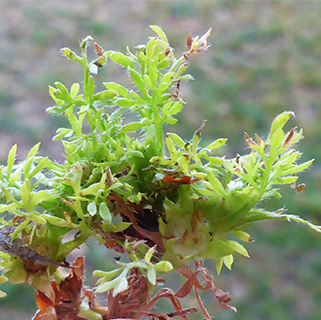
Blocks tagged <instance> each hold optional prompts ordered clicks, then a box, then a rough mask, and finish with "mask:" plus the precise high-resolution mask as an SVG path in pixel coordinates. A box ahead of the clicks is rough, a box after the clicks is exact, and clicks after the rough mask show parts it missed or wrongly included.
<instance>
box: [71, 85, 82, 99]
mask: <svg viewBox="0 0 321 320" xmlns="http://www.w3.org/2000/svg"><path fill="white" fill-rule="evenodd" d="M79 88H80V86H79V83H73V84H72V86H71V88H70V96H71V97H72V98H75V97H76V96H77V94H78V93H79Z"/></svg>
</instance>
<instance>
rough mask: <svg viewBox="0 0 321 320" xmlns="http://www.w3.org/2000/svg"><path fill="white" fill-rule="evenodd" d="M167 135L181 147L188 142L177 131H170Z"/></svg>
mask: <svg viewBox="0 0 321 320" xmlns="http://www.w3.org/2000/svg"><path fill="white" fill-rule="evenodd" d="M167 135H168V136H169V137H170V138H171V139H172V141H173V142H174V143H175V144H176V145H177V146H178V147H180V148H184V147H185V144H186V142H185V141H184V140H183V139H182V138H181V137H180V136H179V135H178V134H176V133H171V132H168V133H167Z"/></svg>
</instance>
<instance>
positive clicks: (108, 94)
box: [94, 90, 117, 101]
mask: <svg viewBox="0 0 321 320" xmlns="http://www.w3.org/2000/svg"><path fill="white" fill-rule="evenodd" d="M115 96H117V93H116V92H114V91H111V90H104V91H100V92H98V93H96V94H95V95H94V100H95V101H96V100H99V101H108V100H111V99H112V98H114V97H115Z"/></svg>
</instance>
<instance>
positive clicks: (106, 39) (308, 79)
mask: <svg viewBox="0 0 321 320" xmlns="http://www.w3.org/2000/svg"><path fill="white" fill-rule="evenodd" d="M0 12H1V20H0V47H1V49H0V142H1V148H0V162H1V163H4V162H5V161H6V157H7V154H8V151H9V150H10V148H11V146H12V145H13V144H15V143H18V158H19V159H20V160H22V159H23V158H24V157H25V156H26V154H27V152H28V150H29V149H30V148H31V146H33V145H34V144H35V143H37V142H38V141H41V142H42V145H41V151H40V153H41V154H42V155H49V156H50V157H51V158H53V159H56V160H58V161H62V159H63V154H62V148H61V145H60V143H59V142H55V143H53V142H52V141H51V138H52V136H53V135H54V133H55V131H56V129H57V128H58V127H60V126H64V125H65V122H64V119H63V118H61V117H52V116H49V115H47V114H46V113H45V109H46V107H48V106H51V105H53V101H51V98H50V97H49V94H48V85H53V83H54V82H55V81H61V82H63V83H64V84H65V85H67V86H68V87H69V86H70V85H71V84H72V83H73V82H79V81H81V79H82V74H81V70H80V68H79V67H78V66H77V65H76V64H75V63H72V62H70V61H67V59H65V58H64V57H62V56H61V54H60V53H59V50H60V48H62V47H65V46H68V47H70V48H71V49H73V50H75V51H77V50H78V48H79V42H80V40H81V39H82V38H84V37H85V36H86V35H88V34H90V35H91V36H93V37H94V38H95V40H96V41H97V42H98V43H99V44H100V45H101V46H102V47H103V48H104V49H105V50H109V49H113V50H120V51H123V52H124V51H125V48H126V45H129V46H130V47H131V48H133V47H134V46H136V45H138V44H142V43H145V42H146V41H147V37H148V36H151V35H153V32H152V31H151V30H150V29H149V25H150V24H156V25H159V26H161V27H162V28H163V29H164V31H165V32H166V33H167V36H168V38H169V40H170V43H171V45H172V46H173V47H175V52H176V54H177V56H178V55H179V54H180V53H181V52H183V51H184V50H185V39H186V37H187V35H188V33H189V32H192V34H193V35H199V34H203V33H205V32H206V31H207V30H208V28H210V27H212V28H213V32H212V36H211V38H210V42H211V44H212V46H211V47H210V48H209V50H208V51H207V52H206V53H203V54H200V55H198V56H195V57H192V58H191V67H190V68H189V72H190V73H192V74H193V75H194V77H195V79H196V80H195V81H192V82H190V83H188V84H185V83H184V84H183V87H182V95H183V97H184V99H185V101H187V102H188V103H187V105H186V106H185V109H184V111H183V112H182V114H181V115H180V122H179V123H180V125H179V126H175V127H172V128H171V130H175V131H176V132H178V133H179V134H181V135H182V136H183V137H184V138H185V139H190V138H191V137H192V134H193V132H194V131H195V130H197V129H198V128H199V126H200V125H201V123H202V121H203V120H204V119H207V125H206V127H205V129H204V130H203V141H204V143H206V142H209V141H210V140H214V139H216V138H219V137H227V138H229V142H228V146H227V148H226V149H225V150H224V152H226V153H227V154H228V156H235V155H236V154H237V153H240V154H244V153H247V152H248V150H246V144H245V142H244V139H243V134H244V131H247V132H248V133H249V134H250V135H251V134H252V135H253V134H255V133H258V134H259V135H261V136H264V135H266V133H267V132H268V130H269V126H270V124H271V121H272V120H273V119H274V117H275V116H276V115H277V114H279V113H281V112H283V111H285V110H293V111H294V112H295V114H296V118H295V119H292V120H291V123H290V125H289V127H288V129H290V128H291V126H297V127H299V128H300V127H302V128H304V135H305V139H304V141H302V142H301V143H300V144H299V149H300V151H302V152H303V156H302V161H306V160H308V159H311V158H315V162H314V164H313V166H312V167H311V168H310V169H309V170H307V171H306V172H305V173H304V174H303V175H302V176H301V178H300V180H299V183H302V182H305V183H306V184H307V187H306V189H305V190H304V192H303V193H297V192H296V191H294V190H292V189H291V188H290V187H286V188H284V189H283V192H284V197H283V198H282V199H280V200H277V201H274V202H271V203H267V204H266V205H267V206H268V207H269V206H270V207H271V208H274V209H275V208H281V207H283V206H284V205H285V204H286V207H287V208H288V212H289V213H293V214H299V215H301V216H302V217H304V218H305V219H309V220H311V221H313V222H315V223H318V224H321V215H320V205H321V200H320V193H321V147H320V143H321V90H320V89H321V63H320V57H321V19H320V15H321V2H319V1H228V0H225V1H193V0H189V1H184V0H180V1H178V0H176V1H174V0H173V1H160V0H158V1H156V0H154V1H153V0H149V1H147V0H140V1H139V0H131V1H125V0H118V1H116V0H114V1H110V0H109V1H106V0H105V1H103V0H101V1H98V0H97V1H96V0H91V1H89V0H88V1H84V0H83V1H71V0H69V1H62V0H61V1H40V0H39V1H35V0H21V1H15V0H9V1H6V0H1V1H0ZM125 77H126V76H125V75H124V73H122V72H120V69H119V68H116V67H114V66H112V63H110V65H109V67H107V68H105V69H103V70H101V72H100V74H99V75H98V76H97V83H99V82H100V83H101V82H102V81H122V79H125ZM97 86H98V87H99V84H98V85H97ZM98 89H99V88H98ZM250 233H251V235H252V237H253V238H254V239H255V240H256V242H255V243H254V244H249V245H248V246H247V248H248V250H249V253H250V255H251V258H250V259H246V258H243V257H241V256H238V257H237V259H236V261H235V264H234V268H233V269H232V271H228V270H224V271H223V272H222V274H221V275H220V276H219V277H218V276H215V283H216V285H217V286H218V287H219V288H221V289H223V290H224V291H229V292H230V295H231V297H232V299H233V300H232V304H233V305H234V306H236V307H237V309H238V313H237V314H234V313H233V312H232V311H230V310H224V309H221V308H220V307H219V305H218V303H217V302H216V301H215V300H214V299H213V297H212V296H211V295H210V294H209V293H208V294H207V293H204V300H206V305H207V306H208V307H209V311H210V313H211V314H213V315H215V316H216V319H220V320H236V319H247V320H256V319H260V320H265V319H266V320H268V319H273V320H279V319H280V320H281V319H292V320H303V319H310V320H317V319H321V281H320V275H321V252H320V248H321V246H320V244H321V235H320V234H316V233H313V232H311V231H309V230H308V229H307V228H303V227H302V226H299V225H295V224H288V223H286V222H268V223H264V224H262V225H258V226H255V227H252V228H251V230H250ZM92 246H94V250H89V251H90V252H89V257H88V258H87V267H88V270H89V271H90V270H92V269H98V268H101V269H108V266H109V264H108V263H107V262H106V261H108V260H110V259H108V257H107V256H106V253H105V251H104V250H103V248H99V247H98V246H96V244H92ZM96 252H97V253H98V254H95V253H96ZM207 266H208V268H209V269H210V270H212V272H213V273H214V272H215V268H214V265H213V264H211V263H208V265H207ZM87 278H88V284H89V283H90V281H91V284H92V283H93V282H92V280H91V277H90V273H88V276H87ZM175 285H176V284H175ZM178 285H179V284H177V286H178ZM1 289H3V290H5V291H6V292H7V293H8V296H7V298H5V299H3V300H1V301H0V320H9V319H10V320H15V319H30V318H31V316H32V315H33V314H34V312H35V310H36V307H35V304H34V296H33V290H32V289H30V288H28V287H26V286H23V285H21V286H8V285H1ZM162 303H163V302H160V306H161V305H162ZM185 304H186V305H189V306H192V305H194V304H195V297H192V298H189V300H188V301H185ZM193 319H201V315H200V314H198V315H196V316H195V317H194V318H193Z"/></svg>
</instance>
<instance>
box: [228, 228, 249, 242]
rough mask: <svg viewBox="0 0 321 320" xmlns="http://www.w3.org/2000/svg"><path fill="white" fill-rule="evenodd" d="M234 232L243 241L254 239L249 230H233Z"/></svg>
mask: <svg viewBox="0 0 321 320" xmlns="http://www.w3.org/2000/svg"><path fill="white" fill-rule="evenodd" d="M232 233H233V234H234V235H235V236H236V237H238V238H239V239H240V240H242V241H245V242H252V241H253V239H252V237H251V236H250V235H249V234H248V233H247V232H244V231H240V230H235V231H232Z"/></svg>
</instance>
